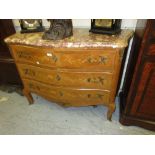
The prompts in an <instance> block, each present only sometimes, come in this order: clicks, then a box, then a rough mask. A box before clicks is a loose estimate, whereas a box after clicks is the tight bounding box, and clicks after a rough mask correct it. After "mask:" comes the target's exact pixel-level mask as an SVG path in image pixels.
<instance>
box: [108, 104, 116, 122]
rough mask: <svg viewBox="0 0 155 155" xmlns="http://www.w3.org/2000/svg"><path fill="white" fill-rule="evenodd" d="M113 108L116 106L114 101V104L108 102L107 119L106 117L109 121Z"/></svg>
mask: <svg viewBox="0 0 155 155" xmlns="http://www.w3.org/2000/svg"><path fill="white" fill-rule="evenodd" d="M115 108H116V105H115V103H114V104H110V105H109V107H108V111H107V119H108V120H109V121H111V118H112V114H113V112H114V111H115Z"/></svg>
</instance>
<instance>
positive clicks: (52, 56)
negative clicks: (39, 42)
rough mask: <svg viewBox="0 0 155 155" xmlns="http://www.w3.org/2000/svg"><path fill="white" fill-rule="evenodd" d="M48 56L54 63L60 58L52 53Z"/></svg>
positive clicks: (48, 53)
mask: <svg viewBox="0 0 155 155" xmlns="http://www.w3.org/2000/svg"><path fill="white" fill-rule="evenodd" d="M46 55H47V56H48V57H51V58H52V60H53V61H54V62H57V60H58V58H57V57H56V55H55V54H53V53H52V52H47V54H46Z"/></svg>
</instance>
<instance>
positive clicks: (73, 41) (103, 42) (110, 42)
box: [5, 28, 133, 48]
mask: <svg viewBox="0 0 155 155" xmlns="http://www.w3.org/2000/svg"><path fill="white" fill-rule="evenodd" d="M132 35H133V31H132V30H122V31H121V33H120V34H117V35H103V34H94V33H91V32H89V29H86V28H74V29H73V36H71V37H69V38H65V39H63V40H55V41H54V40H43V39H42V36H43V32H39V33H25V34H23V33H22V34H21V33H20V32H17V33H16V34H14V35H12V36H10V37H8V38H6V39H5V42H6V43H9V44H21V45H31V46H44V47H53V48H57V47H59V48H60V47H62V48H72V47H73V48H80V47H81V48H92V47H93V48H94V47H97V48H99V47H101V48H102V47H113V48H123V47H126V46H127V45H128V40H129V38H130V37H131V36H132Z"/></svg>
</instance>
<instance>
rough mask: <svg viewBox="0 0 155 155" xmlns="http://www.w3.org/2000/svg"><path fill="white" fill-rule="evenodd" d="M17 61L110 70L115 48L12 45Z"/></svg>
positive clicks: (112, 65) (50, 65)
mask: <svg viewBox="0 0 155 155" xmlns="http://www.w3.org/2000/svg"><path fill="white" fill-rule="evenodd" d="M12 47H13V48H12V49H13V53H14V57H15V59H16V60H17V61H20V62H28V63H32V64H36V65H40V66H47V67H59V68H75V69H78V68H79V69H87V70H88V69H91V70H93V69H94V70H103V69H104V70H107V71H112V69H113V67H114V61H115V55H116V54H115V53H116V49H103V50H101V49H100V50H99V49H97V50H93V49H92V50H91V49H78V50H77V49H76V50H70V49H68V50H67V49H65V50H64V49H63V50H62V49H60V50H59V49H52V48H39V47H28V46H15V45H14V46H12Z"/></svg>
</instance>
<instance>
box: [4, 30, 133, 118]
mask: <svg viewBox="0 0 155 155" xmlns="http://www.w3.org/2000/svg"><path fill="white" fill-rule="evenodd" d="M73 34H74V36H73V37H70V38H66V39H64V40H59V41H46V40H42V39H41V38H42V35H43V33H34V34H19V33H17V34H15V35H13V36H11V37H9V38H7V39H6V40H5V41H6V42H7V43H8V44H9V47H10V49H11V51H12V55H13V57H14V59H15V62H16V65H17V67H18V71H19V73H20V76H21V78H22V82H23V84H24V90H23V92H24V94H25V96H26V97H27V99H28V101H29V102H30V103H33V98H32V96H31V92H34V93H37V94H39V95H41V96H43V97H45V98H47V99H49V100H52V101H55V102H57V103H59V104H60V105H63V106H88V105H105V106H107V107H108V112H107V118H108V119H109V120H111V117H112V113H113V112H114V110H115V95H116V88H117V83H118V78H119V72H120V67H121V63H122V57H123V53H124V49H125V47H127V46H128V41H129V38H130V37H131V35H132V31H130V30H124V31H122V33H121V34H120V35H118V36H107V35H96V34H92V33H90V34H89V30H88V29H75V30H74V33H73Z"/></svg>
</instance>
